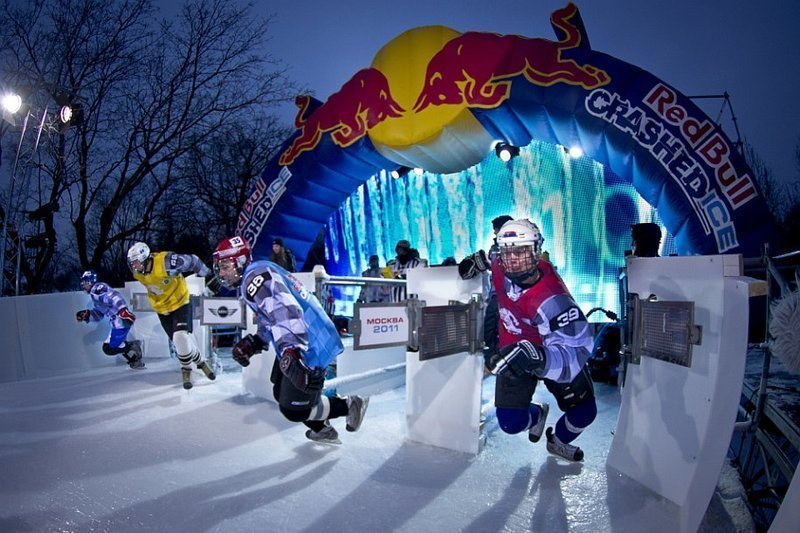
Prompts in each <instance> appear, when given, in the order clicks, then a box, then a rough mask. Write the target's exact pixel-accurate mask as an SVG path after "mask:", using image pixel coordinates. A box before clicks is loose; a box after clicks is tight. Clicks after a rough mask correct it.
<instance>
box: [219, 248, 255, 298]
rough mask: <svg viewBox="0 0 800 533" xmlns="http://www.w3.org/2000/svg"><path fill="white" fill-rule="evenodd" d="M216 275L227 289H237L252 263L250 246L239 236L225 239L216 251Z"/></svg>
mask: <svg viewBox="0 0 800 533" xmlns="http://www.w3.org/2000/svg"><path fill="white" fill-rule="evenodd" d="M213 258H214V274H216V276H217V277H218V278H219V280H220V281H221V282H222V284H223V285H224V286H225V287H228V288H229V289H230V288H233V287H236V286H237V285H238V284H239V282H241V280H242V273H244V269H245V267H247V265H248V264H249V263H250V245H249V244H247V241H245V240H244V239H243V238H242V237H239V236H238V235H236V236H234V237H229V238H227V239H223V240H222V241H221V242H220V243H219V244H218V245H217V249H216V250H214V254H213Z"/></svg>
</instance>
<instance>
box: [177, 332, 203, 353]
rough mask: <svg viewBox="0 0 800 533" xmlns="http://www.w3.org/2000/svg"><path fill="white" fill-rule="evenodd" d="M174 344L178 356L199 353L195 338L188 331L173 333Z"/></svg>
mask: <svg viewBox="0 0 800 533" xmlns="http://www.w3.org/2000/svg"><path fill="white" fill-rule="evenodd" d="M172 342H173V343H175V351H176V352H177V353H178V355H189V354H191V353H194V352H196V351H197V346H196V345H195V342H194V336H193V335H192V334H191V333H189V332H188V331H184V330H178V331H176V332H175V333H173V334H172Z"/></svg>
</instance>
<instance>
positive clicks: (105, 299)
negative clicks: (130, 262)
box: [89, 282, 128, 329]
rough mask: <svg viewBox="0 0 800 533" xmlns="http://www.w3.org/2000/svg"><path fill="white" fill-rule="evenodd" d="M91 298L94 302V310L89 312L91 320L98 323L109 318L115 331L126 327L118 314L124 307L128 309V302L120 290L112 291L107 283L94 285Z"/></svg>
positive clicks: (90, 294) (90, 292)
mask: <svg viewBox="0 0 800 533" xmlns="http://www.w3.org/2000/svg"><path fill="white" fill-rule="evenodd" d="M89 298H90V299H91V300H92V309H90V310H89V319H90V320H92V321H94V322H97V321H100V320H102V319H103V318H104V317H108V319H109V320H110V321H111V327H113V328H115V329H121V328H124V327H125V324H124V323H123V322H122V320H121V319H120V318H119V317H118V316H117V313H119V310H120V309H122V308H123V307H128V302H126V301H125V297H124V296H122V294H121V293H120V292H119V291H118V290H116V289H112V288H111V287H109V286H108V284H107V283H103V282H98V283H95V284H94V285H92V288H91V290H90V291H89Z"/></svg>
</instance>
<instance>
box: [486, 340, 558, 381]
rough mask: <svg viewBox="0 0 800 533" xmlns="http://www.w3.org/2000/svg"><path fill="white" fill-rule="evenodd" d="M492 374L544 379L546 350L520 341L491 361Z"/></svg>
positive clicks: (503, 349) (502, 350)
mask: <svg viewBox="0 0 800 533" xmlns="http://www.w3.org/2000/svg"><path fill="white" fill-rule="evenodd" d="M488 366H489V370H490V371H491V372H492V374H495V375H501V374H508V373H509V372H510V373H511V374H513V375H515V376H518V377H523V376H537V377H542V376H543V375H544V372H545V352H544V348H542V347H541V346H539V345H538V344H533V343H532V342H530V341H519V342H517V343H516V344H511V345H509V346H506V347H504V348H501V349H500V353H499V354H497V355H494V356H492V358H491V359H490V360H489V365H488Z"/></svg>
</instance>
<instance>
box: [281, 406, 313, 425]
mask: <svg viewBox="0 0 800 533" xmlns="http://www.w3.org/2000/svg"><path fill="white" fill-rule="evenodd" d="M279 409H280V411H281V414H282V415H283V416H284V418H286V420H288V421H290V422H305V421H306V420H308V415H310V414H311V410H310V409H303V410H300V411H296V410H294V409H286V408H284V407H283V406H280V407H279Z"/></svg>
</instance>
